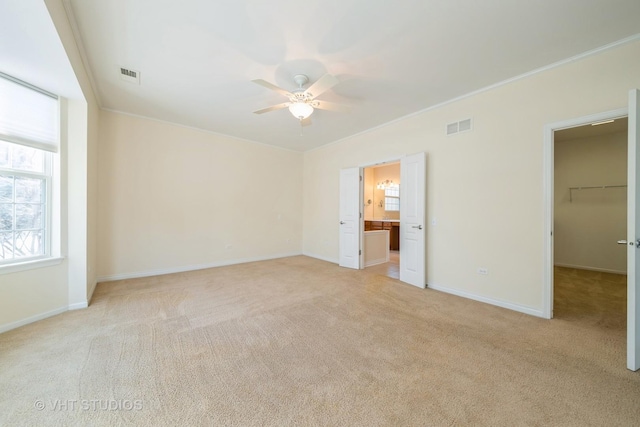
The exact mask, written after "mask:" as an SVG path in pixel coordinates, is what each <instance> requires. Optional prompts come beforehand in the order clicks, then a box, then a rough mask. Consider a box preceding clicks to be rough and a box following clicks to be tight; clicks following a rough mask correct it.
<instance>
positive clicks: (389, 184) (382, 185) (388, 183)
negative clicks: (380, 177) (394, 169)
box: [376, 179, 398, 190]
mask: <svg viewBox="0 0 640 427" xmlns="http://www.w3.org/2000/svg"><path fill="white" fill-rule="evenodd" d="M376 188H377V189H378V190H386V189H388V188H398V184H394V183H393V181H390V180H388V179H387V180H385V181H382V182H379V183H378V185H376Z"/></svg>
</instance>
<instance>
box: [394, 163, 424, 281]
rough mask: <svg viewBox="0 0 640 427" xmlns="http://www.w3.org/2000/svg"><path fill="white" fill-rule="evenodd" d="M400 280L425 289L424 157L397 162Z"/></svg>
mask: <svg viewBox="0 0 640 427" xmlns="http://www.w3.org/2000/svg"><path fill="white" fill-rule="evenodd" d="M400 177H401V179H400V280H401V281H403V282H406V283H409V284H411V285H414V286H418V287H420V288H424V287H425V286H426V283H427V281H426V268H425V264H426V261H425V244H426V240H425V232H426V227H425V200H426V154H425V153H418V154H414V155H411V156H407V157H404V158H402V159H401V161H400Z"/></svg>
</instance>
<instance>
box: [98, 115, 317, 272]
mask: <svg viewBox="0 0 640 427" xmlns="http://www.w3.org/2000/svg"><path fill="white" fill-rule="evenodd" d="M98 157H99V167H98V169H99V202H98V205H99V209H98V210H99V214H98V216H99V224H100V225H99V232H98V240H99V242H100V259H99V267H98V268H99V273H98V274H99V276H100V277H101V279H102V280H106V279H114V278H122V277H135V276H144V275H152V274H157V273H164V272H170V271H181V270H187V269H192V268H200V267H206V266H213V265H223V264H230V263H235V262H241V261H245V260H253V259H264V258H276V257H280V256H285V255H292V254H300V253H301V250H302V249H301V246H302V154H301V153H297V152H293V151H288V150H283V149H277V148H274V147H269V146H266V145H261V144H256V143H251V142H246V141H241V140H237V139H233V138H229V137H224V136H220V135H216V134H213V133H208V132H204V131H199V130H194V129H190V128H186V127H181V126H176V125H172V124H168V123H162V122H158V121H153V120H149V119H144V118H138V117H133V116H128V115H124V114H119V113H113V112H108V111H103V112H102V113H101V117H100V144H99V156H98ZM311 196H313V195H311Z"/></svg>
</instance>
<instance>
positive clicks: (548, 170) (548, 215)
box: [542, 107, 629, 319]
mask: <svg viewBox="0 0 640 427" xmlns="http://www.w3.org/2000/svg"><path fill="white" fill-rule="evenodd" d="M628 115H629V108H628V107H625V108H620V109H617V110H611V111H605V112H602V113H596V114H591V115H588V116H583V117H577V118H573V119H568V120H563V121H559V122H555V123H549V124H547V125H545V126H544V148H543V163H544V165H543V197H544V228H543V233H544V257H543V260H544V269H543V271H544V273H543V274H544V291H543V296H542V298H543V301H542V313H543V317H544V318H546V319H551V318H553V286H554V283H553V219H554V217H553V215H554V190H553V185H554V155H555V153H554V147H555V144H554V132H555V131H559V130H564V129H570V128H574V127H577V126H584V125H588V124H591V123H597V122H601V121H605V120H611V119H619V118H622V117H627V116H628Z"/></svg>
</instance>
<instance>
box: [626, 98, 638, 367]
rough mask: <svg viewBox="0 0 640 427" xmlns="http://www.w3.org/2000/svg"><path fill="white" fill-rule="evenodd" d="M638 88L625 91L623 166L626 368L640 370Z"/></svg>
mask: <svg viewBox="0 0 640 427" xmlns="http://www.w3.org/2000/svg"><path fill="white" fill-rule="evenodd" d="M639 115H640V91H638V89H634V90H632V91H631V92H629V161H628V168H627V173H628V177H627V181H628V182H627V184H628V195H627V242H628V245H627V368H629V369H630V370H632V371H637V370H638V369H640V336H639V334H640V313H638V306H639V305H640V289H639V285H640V249H638V247H640V209H637V205H638V203H639V202H640V174H639V172H640V152H639V151H638V141H639V140H640V129H639V124H640V116H639Z"/></svg>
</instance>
